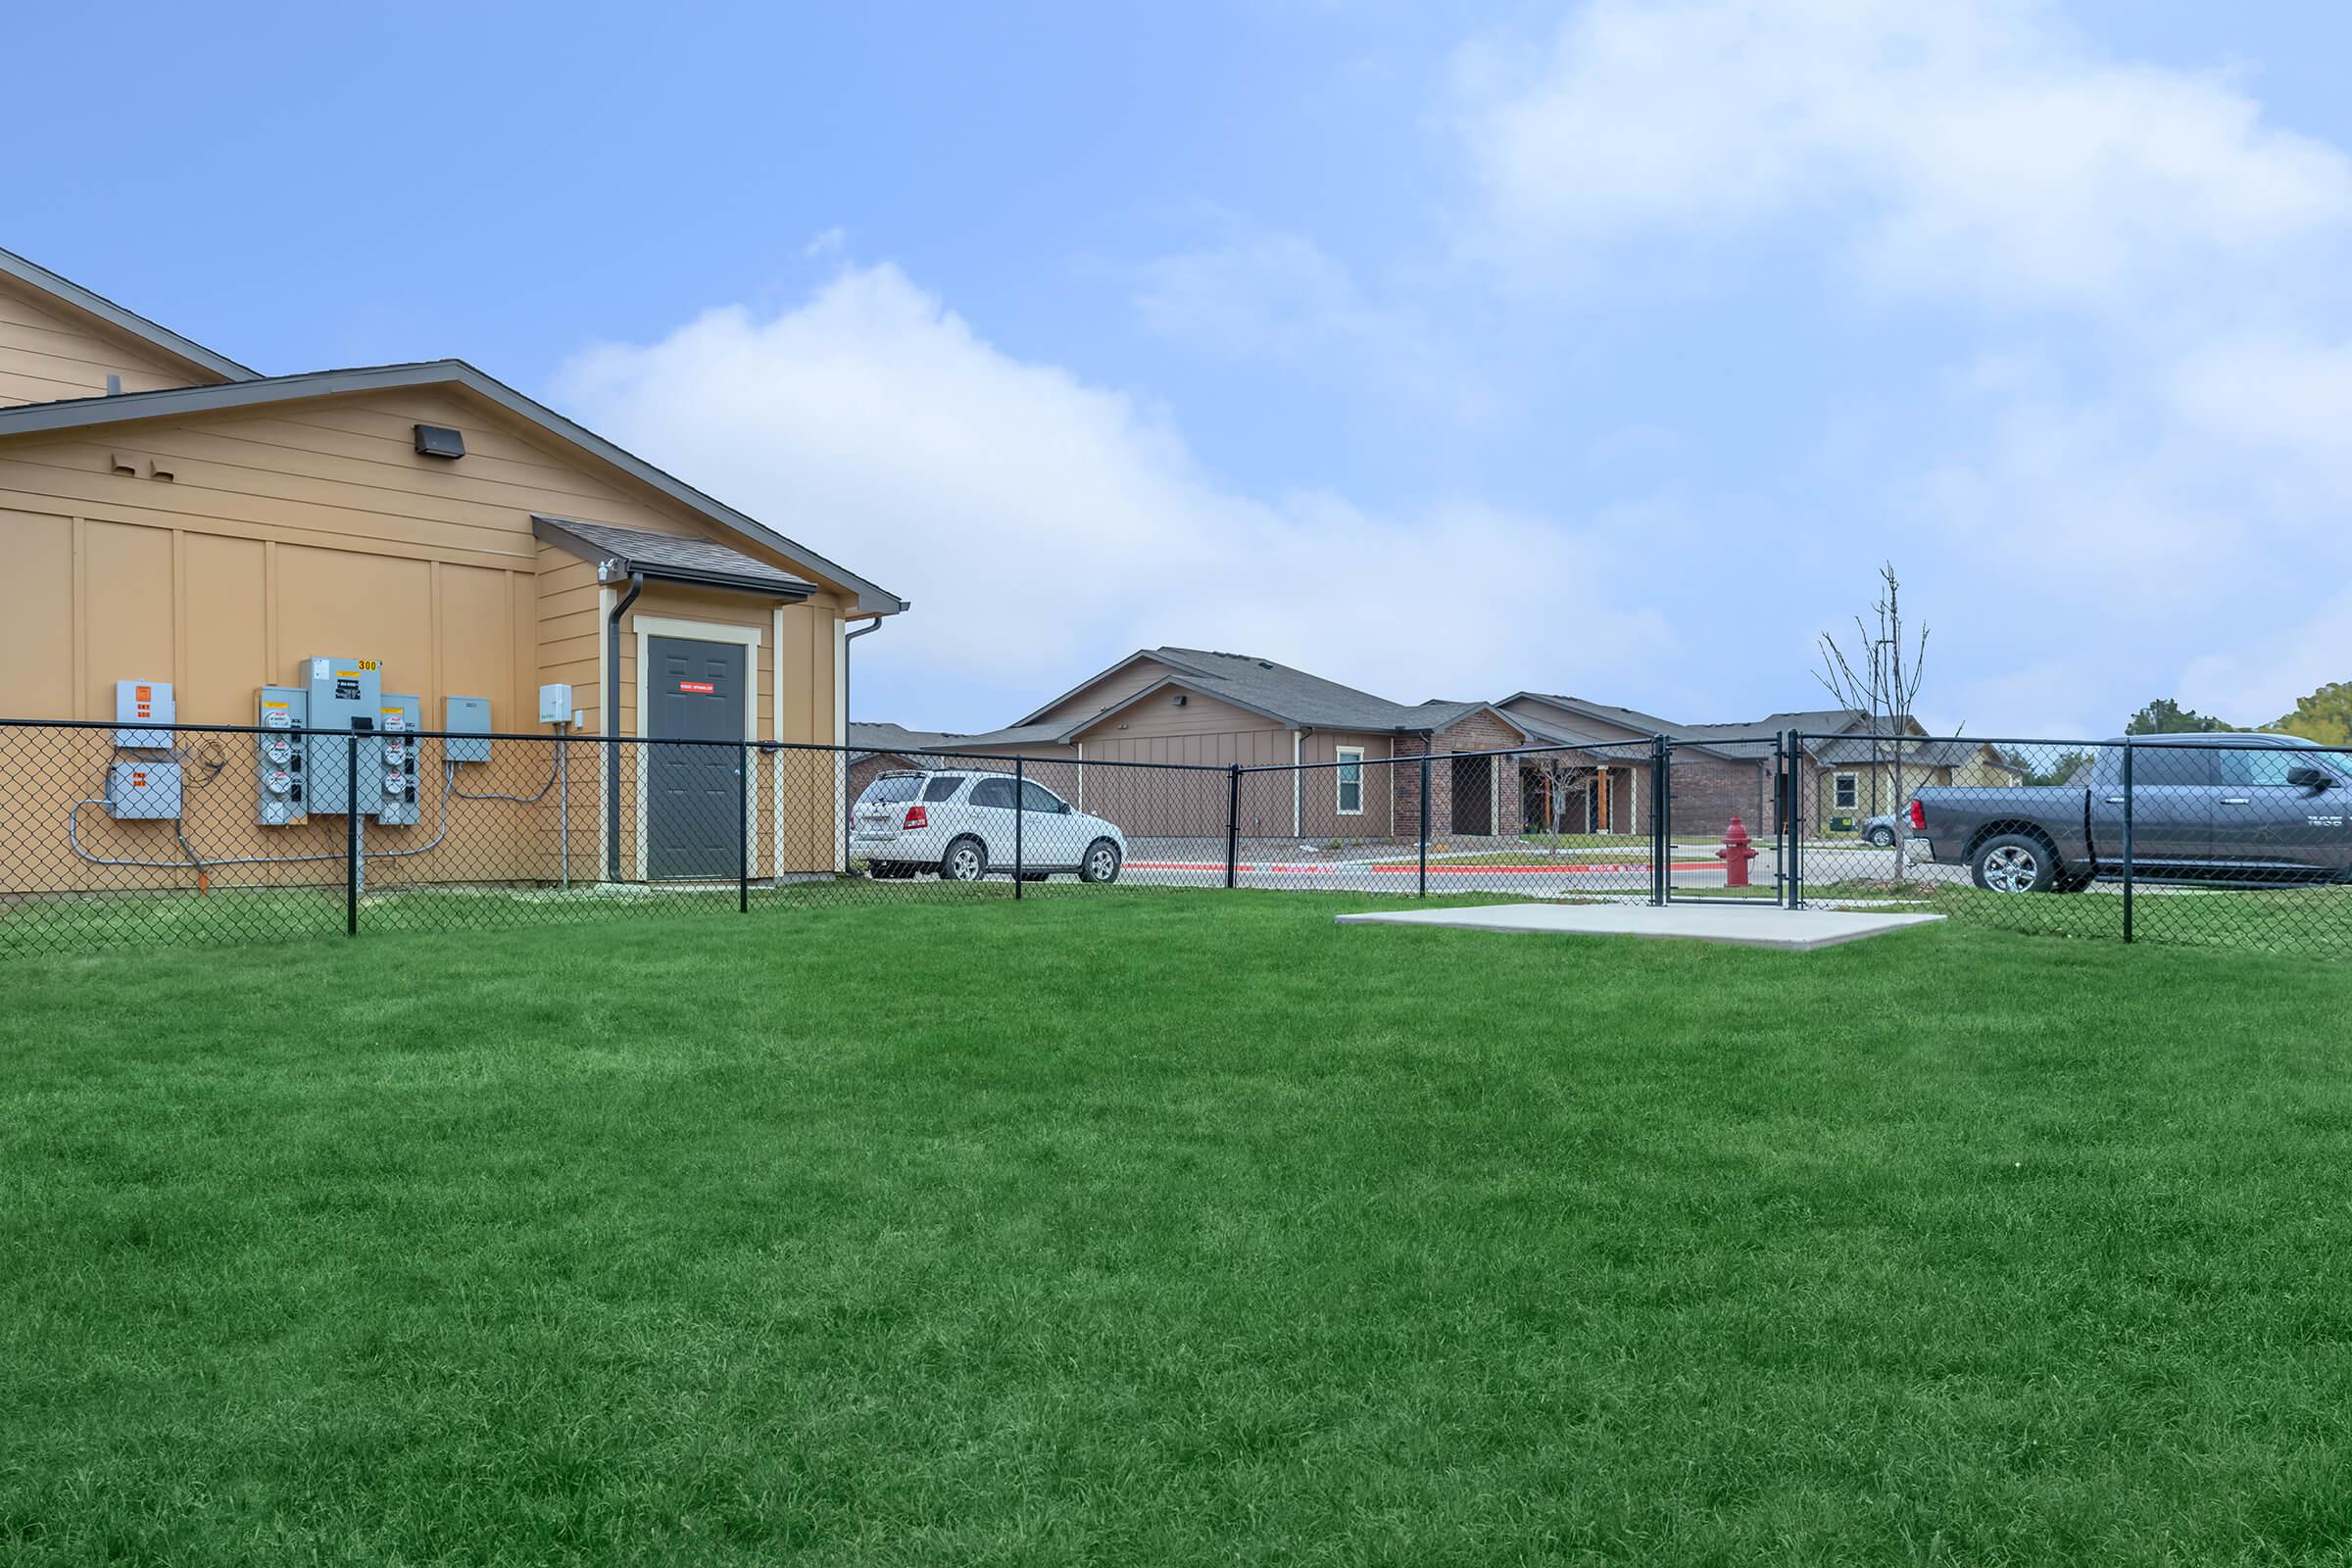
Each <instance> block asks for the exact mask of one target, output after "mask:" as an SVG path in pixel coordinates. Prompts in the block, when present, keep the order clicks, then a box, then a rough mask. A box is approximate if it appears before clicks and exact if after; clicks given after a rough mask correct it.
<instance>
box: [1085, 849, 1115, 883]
mask: <svg viewBox="0 0 2352 1568" xmlns="http://www.w3.org/2000/svg"><path fill="white" fill-rule="evenodd" d="M1078 879H1079V880H1080V881H1082V882H1116V881H1117V880H1118V879H1119V847H1118V846H1117V845H1116V844H1113V843H1111V842H1110V840H1108V839H1097V840H1095V842H1094V843H1092V844H1089V845H1088V846H1087V847H1086V859H1085V861H1084V862H1083V863H1081V864H1080V866H1079V867H1078Z"/></svg>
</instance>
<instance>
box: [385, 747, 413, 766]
mask: <svg viewBox="0 0 2352 1568" xmlns="http://www.w3.org/2000/svg"><path fill="white" fill-rule="evenodd" d="M408 760H409V749H408V748H407V747H406V746H403V745H401V744H400V742H398V741H387V742H385V743H384V763H385V765H386V766H388V767H399V766H402V765H404V764H405V763H406V762H407V761H408Z"/></svg>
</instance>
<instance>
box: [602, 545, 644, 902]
mask: <svg viewBox="0 0 2352 1568" xmlns="http://www.w3.org/2000/svg"><path fill="white" fill-rule="evenodd" d="M643 592H645V573H644V572H642V571H632V572H630V573H629V591H628V592H627V593H625V594H622V595H621V596H620V599H619V601H618V602H617V603H615V604H614V605H613V613H612V614H611V615H610V616H608V617H607V618H606V621H605V655H606V658H605V880H606V881H608V882H617V881H619V880H620V617H621V616H623V615H625V614H627V613H629V607H630V606H631V605H633V604H635V603H636V602H637V596H638V595H639V594H641V593H643Z"/></svg>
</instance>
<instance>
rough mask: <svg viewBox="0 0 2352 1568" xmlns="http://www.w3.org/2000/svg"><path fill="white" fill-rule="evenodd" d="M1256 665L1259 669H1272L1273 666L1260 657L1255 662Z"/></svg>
mask: <svg viewBox="0 0 2352 1568" xmlns="http://www.w3.org/2000/svg"><path fill="white" fill-rule="evenodd" d="M1257 667H1258V668H1260V669H1272V668H1273V667H1274V666H1273V665H1272V664H1269V663H1267V662H1265V661H1264V660H1262V659H1261V660H1259V661H1258V662H1257Z"/></svg>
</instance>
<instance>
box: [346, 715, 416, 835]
mask: <svg viewBox="0 0 2352 1568" xmlns="http://www.w3.org/2000/svg"><path fill="white" fill-rule="evenodd" d="M423 711H424V705H423V704H422V703H420V702H418V701H417V699H416V698H414V697H409V696H405V695H402V694H399V693H391V692H387V693H386V694H385V695H384V700H383V702H382V703H380V704H378V705H377V723H376V726H375V727H376V729H377V730H378V731H380V732H381V733H382V735H383V740H382V742H381V743H380V744H381V745H382V748H383V750H382V751H381V752H380V753H379V754H378V755H379V756H380V757H381V759H382V762H381V765H380V767H379V768H378V769H377V774H378V781H377V796H376V799H377V802H378V805H377V807H376V811H375V817H376V820H377V821H379V822H383V823H386V824H389V825H391V826H394V827H405V826H407V825H408V824H409V823H411V822H414V821H416V820H417V773H418V771H419V770H420V769H421V767H422V765H423V761H424V760H423V758H422V757H420V756H418V755H417V753H418V748H417V731H418V730H420V729H422V728H423V727H424V725H423V723H422V722H421V721H420V720H421V715H422V713H423ZM360 787H361V788H362V789H366V788H367V787H368V759H367V757H366V756H365V755H363V756H362V757H361V759H360Z"/></svg>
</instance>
